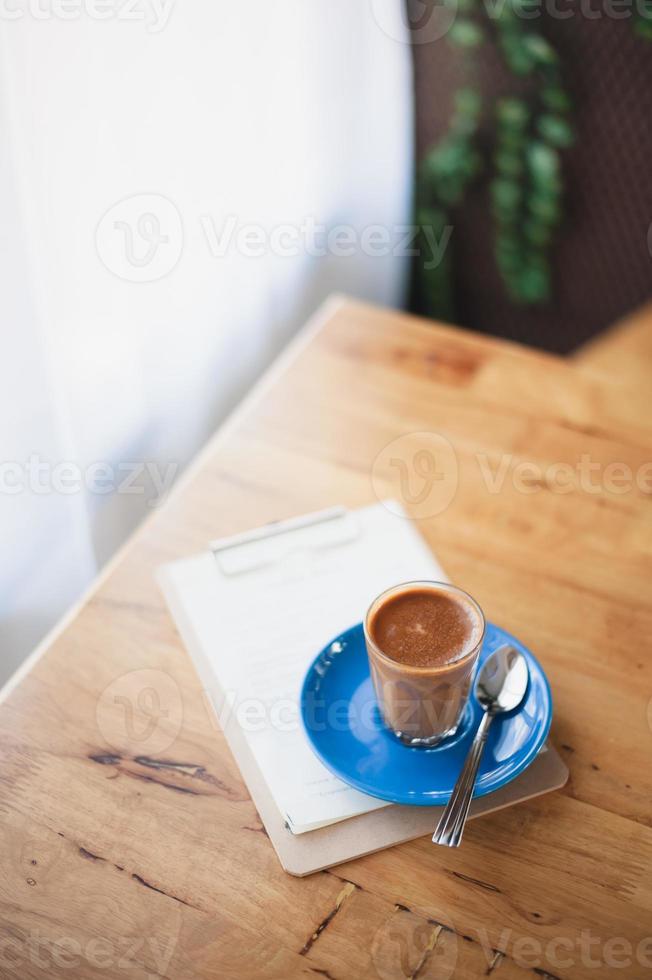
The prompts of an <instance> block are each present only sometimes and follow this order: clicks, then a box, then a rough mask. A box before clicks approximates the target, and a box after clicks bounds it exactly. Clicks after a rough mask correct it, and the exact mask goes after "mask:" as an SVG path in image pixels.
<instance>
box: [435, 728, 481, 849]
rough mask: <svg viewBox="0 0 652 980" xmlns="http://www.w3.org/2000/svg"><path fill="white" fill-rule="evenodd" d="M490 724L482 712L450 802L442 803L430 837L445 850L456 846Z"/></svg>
mask: <svg viewBox="0 0 652 980" xmlns="http://www.w3.org/2000/svg"><path fill="white" fill-rule="evenodd" d="M492 721H493V715H492V714H490V713H489V712H488V711H485V713H484V715H483V717H482V721H481V722H480V724H479V726H478V730H477V732H476V733H475V738H474V739H473V742H472V743H471V747H470V749H469V751H468V754H467V757H466V760H465V762H464V766H463V768H462V771H461V773H460V774H459V776H458V778H457V782H456V783H455V788H454V789H453V792H452V793H451V796H450V799H449V801H448V803H447V804H446V809H445V810H444V812H443V813H442V815H441V817H440V819H439V823H438V824H437V829H436V831H435V833H434V834H433V837H432V840H433V843H434V844H443V845H444V846H446V847H459V845H460V842H461V840H462V834H463V833H464V825H465V824H466V818H467V816H468V813H469V807H470V806H471V800H472V798H473V790H474V788H475V780H476V777H477V775H478V768H479V766H480V760H481V759H482V753H483V751H484V746H485V742H486V741H487V735H488V733H489V726H490V725H491V722H492Z"/></svg>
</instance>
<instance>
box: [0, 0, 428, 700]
mask: <svg viewBox="0 0 652 980" xmlns="http://www.w3.org/2000/svg"><path fill="white" fill-rule="evenodd" d="M0 32H1V36H2V47H1V49H0V52H1V64H0V81H1V83H2V91H1V93H0V213H1V216H2V220H1V221H0V228H1V232H0V234H1V236H2V239H1V245H0V250H1V251H0V277H1V280H2V289H1V292H0V312H1V314H2V331H3V356H2V360H1V361H0V364H1V367H0V405H1V409H2V414H1V420H2V421H1V422H0V431H1V432H2V447H1V458H0V467H1V469H0V521H1V528H2V549H1V551H0V631H1V632H0V651H1V652H0V656H1V658H2V660H1V662H0V683H1V682H2V681H3V680H4V679H6V678H7V677H8V676H9V674H10V672H11V670H12V669H13V668H14V667H15V666H16V665H17V664H18V663H19V662H20V660H21V659H22V658H23V657H24V656H25V655H26V654H27V653H28V652H29V650H30V649H31V648H32V647H33V646H34V645H35V643H37V642H38V640H39V639H40V638H41V637H42V636H43V634H44V632H45V631H46V630H47V629H48V628H49V627H50V626H51V625H52V624H53V623H54V621H55V620H56V618H57V617H58V616H59V615H60V614H61V613H62V611H63V610H65V608H66V607H67V606H68V605H69V604H70V603H71V602H72V601H73V600H74V599H75V597H76V596H78V595H79V593H80V591H81V590H82V589H83V587H84V586H85V585H86V584H87V583H88V582H89V581H90V580H91V579H92V577H93V575H94V573H95V572H96V570H97V569H98V567H99V566H100V565H101V564H102V563H103V562H104V561H105V560H106V559H107V557H108V556H109V555H110V554H111V552H112V551H113V550H114V549H115V548H116V547H117V545H118V544H119V543H120V541H121V540H122V539H123V538H124V537H125V535H126V534H127V533H128V531H129V530H130V529H131V528H132V527H133V526H134V525H135V524H136V523H137V522H138V520H140V519H141V517H142V516H143V515H144V514H145V513H146V512H147V510H148V507H149V506H151V505H152V503H153V501H154V498H155V497H156V496H157V494H160V493H161V492H164V490H165V489H166V488H167V486H168V485H169V482H170V480H171V479H172V478H173V476H174V475H176V474H177V473H178V472H179V470H180V469H181V468H182V467H183V465H184V464H185V463H186V462H187V460H188V459H189V458H190V457H191V456H192V455H193V453H194V452H195V451H196V450H197V449H198V447H199V446H200V445H201V444H202V442H203V441H204V440H205V439H206V437H207V436H208V434H209V433H210V432H211V430H213V429H214V427H215V425H216V424H217V423H218V422H219V421H220V419H221V418H223V416H224V414H225V413H226V412H227V411H228V410H229V408H230V407H231V406H232V405H233V404H234V403H235V402H236V401H237V400H238V399H239V398H240V397H241V396H242V394H243V392H244V391H245V390H246V388H247V387H248V385H249V384H250V383H251V382H252V380H253V379H254V378H255V377H256V375H257V374H258V373H259V372H260V370H261V369H262V368H263V367H264V366H265V365H266V364H267V363H268V362H269V360H270V359H271V358H272V357H273V355H274V354H275V353H276V352H277V351H278V350H279V349H280V348H281V347H282V346H283V344H284V343H285V342H286V341H287V339H288V338H289V336H290V335H291V333H292V332H293V331H294V330H295V329H296V328H297V327H298V326H299V325H300V324H301V322H302V321H303V320H304V319H305V317H306V316H307V315H308V314H309V313H310V312H311V311H312V309H313V308H314V307H315V306H316V305H317V304H318V303H319V302H320V301H321V300H322V299H323V298H324V297H325V296H326V295H328V293H329V292H331V291H333V290H339V291H344V292H349V293H352V294H354V295H358V296H361V297H367V298H370V299H374V300H376V301H378V302H380V303H384V304H393V305H396V304H399V303H400V302H401V300H402V298H403V293H404V287H405V280H406V268H407V262H408V258H407V257H406V255H405V251H406V250H405V248H404V245H403V239H404V235H403V234H402V233H401V232H400V226H401V225H402V224H404V223H406V222H408V221H409V210H410V184H411V167H412V135H411V130H412V106H411V68H410V65H411V62H410V49H409V45H408V43H407V36H406V29H405V25H404V23H403V19H402V8H401V6H400V4H399V3H398V2H397V0H356V2H351V0H309V2H307V0H273V2H271V3H270V2H269V0H254V2H251V3H249V4H247V5H245V6H243V5H241V4H238V3H231V2H227V0H211V2H207V0H203V2H202V0H138V2H137V3H130V4H128V5H127V4H126V3H125V0H102V2H101V3H100V2H99V0H65V2H62V0H39V3H36V2H35V0H4V2H3V6H2V10H1V11H0ZM340 226H343V227H340ZM369 226H378V228H375V227H374V228H373V229H371V228H369ZM383 229H384V231H383ZM329 233H330V238H329V237H328V235H329ZM387 235H389V238H388V237H387ZM365 236H368V237H365ZM130 481H134V482H133V483H131V482H130ZM139 490H140V492H138V491H139Z"/></svg>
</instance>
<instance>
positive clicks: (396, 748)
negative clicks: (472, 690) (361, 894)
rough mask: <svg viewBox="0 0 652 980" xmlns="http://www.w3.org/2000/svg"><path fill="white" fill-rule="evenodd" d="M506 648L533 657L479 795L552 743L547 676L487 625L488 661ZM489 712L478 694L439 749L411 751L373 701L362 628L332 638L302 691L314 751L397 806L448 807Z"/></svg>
mask: <svg viewBox="0 0 652 980" xmlns="http://www.w3.org/2000/svg"><path fill="white" fill-rule="evenodd" d="M503 643H511V644H512V645H513V646H515V647H516V648H517V649H518V650H520V651H521V652H522V653H523V654H524V655H525V657H526V658H527V662H528V667H529V670H530V680H529V685H528V691H527V694H526V697H525V700H524V701H523V703H522V704H521V706H520V707H519V708H518V709H517V710H516V711H513V712H511V713H510V714H508V715H503V716H502V717H498V718H496V719H495V721H494V723H493V725H492V726H491V729H490V731H489V738H488V740H487V745H486V747H485V750H484V755H483V758H482V763H481V765H480V772H479V775H478V781H477V783H476V788H475V793H474V796H485V795H486V794H487V793H493V792H494V790H497V789H500V787H501V786H504V785H505V784H506V783H509V782H510V781H511V780H512V779H514V778H515V777H516V776H518V774H519V773H521V772H523V770H524V769H526V768H527V766H529V764H530V763H531V762H532V760H533V759H534V758H535V756H536V754H537V752H538V751H539V750H540V749H541V747H542V745H543V743H544V742H545V740H546V737H547V735H548V731H549V729H550V722H551V719H552V699H551V696H550V687H549V686H548V681H547V679H546V675H545V674H544V672H543V670H542V668H541V666H540V664H539V662H538V661H537V660H536V658H535V657H534V656H533V654H532V653H530V651H529V650H528V649H526V647H524V646H523V644H522V643H519V641H518V640H517V639H515V638H514V637H513V636H511V635H510V634H509V633H506V632H505V630H502V629H499V627H498V626H494V625H493V624H491V623H487V630H486V633H485V639H484V643H483V646H482V651H481V653H480V657H479V663H482V662H483V661H484V660H485V659H486V658H487V657H488V656H489V654H490V653H492V652H493V651H494V650H495V649H496V648H497V647H499V646H501V644H503ZM481 715H482V709H481V708H480V706H479V705H478V703H477V702H476V700H475V698H474V697H473V695H471V697H470V698H469V701H468V703H467V706H466V709H465V712H464V716H463V718H462V721H461V723H460V726H459V728H458V730H457V732H456V734H455V735H453V736H452V737H451V738H449V739H446V740H445V741H444V742H442V743H441V744H440V745H437V746H434V747H433V748H429V749H425V748H409V747H407V746H405V745H403V744H402V743H401V742H399V741H398V739H397V738H396V737H395V736H394V735H393V734H392V733H391V732H390V731H389V730H388V729H387V728H386V727H385V725H384V723H383V721H382V719H381V717H380V712H379V710H378V706H377V704H376V700H375V697H374V691H373V686H372V683H371V677H370V676H369V663H368V660H367V651H366V648H365V642H364V633H363V629H362V623H358V625H357V626H353V627H352V628H351V629H349V630H347V631H346V632H345V633H342V634H341V635H340V636H338V637H336V639H334V640H332V641H331V642H330V643H329V644H328V646H327V647H325V648H324V649H323V650H322V652H321V653H320V654H319V656H318V657H317V658H316V659H315V660H314V661H313V663H312V665H311V667H310V668H309V670H308V673H307V674H306V678H305V680H304V682H303V688H302V691H301V717H302V720H303V725H304V728H305V731H306V734H307V736H308V740H309V741H310V744H311V745H312V748H313V749H314V751H315V752H316V754H317V755H318V756H319V758H320V759H321V761H322V762H323V763H324V765H325V766H326V767H327V768H328V769H330V771H331V772H333V773H335V775H336V776H339V778H340V779H343V780H344V782H346V783H349V784H350V785H351V786H354V787H355V788H356V789H359V790H361V791H362V792H363V793H368V794H369V795H370V796H377V797H379V798H380V799H381V800H389V801H390V802H392V803H410V804H418V805H419V806H441V805H442V804H444V803H446V802H447V801H448V798H449V796H450V794H451V791H452V789H453V786H454V785H455V782H456V780H457V777H458V775H459V772H460V769H461V768H462V764H463V762H464V758H465V756H466V753H467V750H468V748H469V745H470V743H471V740H472V738H473V735H474V733H475V730H476V728H477V726H478V725H479V724H480V718H481Z"/></svg>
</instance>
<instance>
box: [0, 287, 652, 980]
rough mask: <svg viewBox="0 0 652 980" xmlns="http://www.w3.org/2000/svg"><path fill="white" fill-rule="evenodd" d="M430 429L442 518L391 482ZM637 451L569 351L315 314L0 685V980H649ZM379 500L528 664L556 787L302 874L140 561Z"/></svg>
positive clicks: (645, 582) (639, 426) (650, 773)
mask: <svg viewBox="0 0 652 980" xmlns="http://www.w3.org/2000/svg"><path fill="white" fill-rule="evenodd" d="M414 433H417V434H419V435H410V434H414ZM433 433H435V434H437V435H436V438H439V437H443V438H444V439H445V440H447V441H448V443H450V444H451V446H452V447H453V449H454V460H455V467H456V473H453V474H452V475H451V472H449V471H448V470H446V472H445V473H444V474H443V476H444V479H443V480H442V481H440V483H439V484H438V485H437V486H434V485H433V487H434V489H433V493H434V497H433V500H434V504H433V503H432V501H429V498H428V495H426V498H425V503H424V500H423V499H421V495H420V492H419V491H420V487H419V485H418V479H420V478H419V474H418V470H417V471H415V472H410V465H411V464H412V463H413V462H414V454H415V452H416V451H419V450H420V449H422V450H423V449H425V450H427V451H430V449H431V448H432V445H433V443H432V434H433ZM394 440H399V441H398V442H396V443H394V445H393V448H392V449H391V451H390V452H389V453H388V452H387V449H386V447H387V446H388V444H390V443H393V441H394ZM435 455H436V454H435ZM386 457H390V463H389V465H387V459H386ZM585 457H588V463H589V464H591V465H592V466H594V468H593V469H589V470H588V471H586V472H584V471H582V469H581V466H582V462H581V461H582V458H585ZM391 458H394V459H402V460H403V462H404V463H405V466H406V467H407V475H408V478H409V482H408V484H405V482H404V483H403V484H401V482H400V471H401V467H400V466H394V465H393V464H391ZM651 459H652V427H650V426H649V421H648V420H647V419H642V418H639V417H636V418H633V417H632V418H628V417H627V415H626V414H625V413H623V412H622V411H621V410H619V405H618V399H617V397H616V396H614V394H613V390H612V389H611V388H610V387H609V385H608V384H605V383H603V382H602V381H601V379H600V378H599V377H597V376H594V375H587V374H585V373H583V372H581V371H579V370H578V369H577V368H576V367H575V366H574V365H573V364H572V363H568V362H564V361H561V360H558V359H556V358H554V357H550V356H548V355H543V354H540V353H537V352H533V351H526V350H522V349H520V348H518V347H515V346H512V345H508V344H504V343H502V342H499V341H496V340H492V339H488V338H486V337H477V336H474V335H472V334H464V333H461V332H458V331H456V330H453V329H450V328H446V327H440V326H437V325H432V324H429V323H428V324H426V323H423V322H420V321H418V320H416V319H413V318H410V317H408V316H404V315H400V314H397V313H393V312H388V311H381V310H376V309H373V308H371V307H368V306H364V305H361V304H356V303H351V302H346V301H334V302H332V303H331V304H330V305H329V306H328V308H327V309H326V310H324V311H322V312H321V314H320V315H319V317H318V318H317V320H316V321H315V323H314V324H313V325H312V326H311V327H310V328H309V331H308V334H307V335H306V336H305V337H304V338H303V339H302V340H300V341H299V342H298V343H297V344H295V345H294V347H293V349H292V350H291V351H290V352H289V353H288V354H287V355H286V356H285V357H284V358H283V360H282V362H281V364H280V366H277V367H276V368H275V369H274V370H273V371H272V373H271V374H270V376H269V377H268V378H267V379H266V380H264V381H263V382H262V383H261V385H259V386H258V388H257V390H256V391H255V392H254V394H253V395H252V396H251V397H250V398H249V399H247V401H246V402H245V403H244V405H243V407H242V408H241V409H240V410H239V411H238V412H237V413H236V415H235V417H234V418H233V419H232V420H231V421H230V422H228V423H227V425H226V426H225V427H224V428H223V429H222V430H221V431H220V432H218V433H217V435H216V436H215V438H214V440H213V441H212V443H211V444H210V445H209V446H208V447H207V448H206V450H205V451H204V452H203V453H202V454H201V456H200V458H199V460H198V461H197V464H196V465H195V466H194V467H193V468H192V470H191V471H190V472H189V473H188V474H187V475H186V476H185V477H184V478H183V479H182V481H181V483H180V485H179V486H178V488H177V489H176V490H175V492H174V493H173V495H172V496H171V498H170V499H169V500H168V501H167V503H166V504H165V505H164V506H163V507H161V508H160V509H158V510H157V511H156V512H155V513H154V514H153V515H152V517H151V518H150V519H149V520H148V521H147V522H146V524H145V525H144V526H143V527H142V528H141V529H140V530H139V532H138V533H137V534H136V536H135V537H134V539H133V540H132V541H131V542H130V543H129V545H128V546H127V547H126V548H125V549H123V551H122V552H121V553H120V555H119V556H118V558H117V559H116V560H115V561H114V562H113V563H112V565H111V566H110V568H109V569H108V571H107V573H106V574H105V575H104V576H103V577H102V579H101V580H100V582H99V583H98V584H97V586H96V587H95V588H94V589H93V590H92V592H91V593H90V595H89V596H87V597H86V599H85V601H84V602H83V603H82V604H81V605H80V608H79V609H78V610H77V612H76V614H75V615H74V616H73V617H72V618H71V619H70V621H69V622H68V623H67V625H65V626H64V628H63V629H61V630H59V631H58V633H57V634H56V635H55V636H54V637H52V638H51V639H50V640H49V641H48V643H47V644H46V645H45V649H44V651H43V652H42V655H40V656H39V657H38V658H35V659H34V660H33V661H32V663H31V664H30V666H29V669H28V670H26V671H25V672H24V673H23V676H22V678H21V679H20V682H19V683H17V684H15V685H13V686H12V688H11V689H10V690H9V691H7V692H5V696H4V700H3V703H2V704H1V705H0V848H1V854H2V866H3V875H2V877H1V878H0V976H2V978H3V980H5V978H7V980H10V978H11V980H13V978H16V980H32V978H39V980H40V978H43V977H47V978H55V980H57V978H59V977H69V976H75V977H76V978H77V977H81V978H92V980H94V978H96V977H98V978H99V977H103V978H111V980H114V978H115V980H118V978H123V977H130V978H131V977H135V978H138V980H140V978H145V977H166V978H169V980H193V978H202V980H203V978H213V977H214V978H218V977H219V978H224V977H234V978H235V977H245V978H250V977H251V978H257V977H260V978H287V977H291V978H293V977H312V978H313V980H314V978H319V977H326V978H329V977H331V978H333V980H343V978H348V977H351V978H358V977H379V978H381V980H384V978H394V977H410V976H412V977H419V978H422V977H433V978H434V977H436V978H439V980H441V978H448V977H455V978H461V980H464V978H466V977H478V976H484V975H491V976H492V977H495V978H497V980H512V978H513V980H536V978H538V977H539V978H540V977H542V976H543V977H546V976H553V977H559V978H561V980H566V978H575V977H578V978H583V977H596V976H612V975H613V976H618V977H627V978H628V980H630V978H638V977H649V976H651V975H652V939H648V937H650V936H652V874H651V869H652V812H651V811H652V808H651V801H652V766H651V765H650V763H651V761H652V728H651V727H650V726H651V725H652V708H651V707H650V698H651V696H652V669H651V663H650V652H649V643H650V637H651V636H652V611H651V609H650V601H649V600H650V581H651V578H652V575H651V573H652V527H651V524H650V503H651V498H652V472H651V470H652V467H650V465H649V464H650V460H651ZM520 464H528V465H527V466H525V467H523V466H521V467H520V468H519V465H520ZM612 464H618V465H619V467H620V469H617V470H614V469H613V466H612V470H610V471H608V467H609V466H610V465H612ZM564 467H565V468H564ZM595 467H597V469H596V468H595ZM646 467H647V469H646ZM627 468H628V470H627ZM585 469H586V467H585ZM627 471H629V472H630V473H631V475H632V479H631V480H630V483H629V485H628V487H627V488H626V489H625V490H624V491H623V489H622V474H623V472H625V473H626V472H627ZM501 473H502V474H503V478H502V482H501V480H500V479H499V477H500V475H501ZM618 473H619V474H620V476H621V480H620V485H618V479H617V478H616V476H617V474H618ZM564 474H565V476H564ZM615 474H616V475H615ZM646 474H647V476H646ZM403 475H404V476H405V473H404V474H403ZM635 476H638V485H637V483H636V481H635V479H634V477H635ZM562 477H564V478H563V479H562ZM450 479H453V480H454V483H455V484H456V488H455V487H454V489H455V492H454V493H453V495H452V499H451V500H450V502H449V503H448V506H447V507H446V508H445V509H443V510H442V511H441V512H440V513H430V514H429V516H423V515H424V512H426V511H428V510H429V509H430V510H431V511H432V509H433V507H435V504H436V503H437V501H439V500H440V498H439V497H438V496H437V494H439V493H441V492H442V491H445V490H446V487H447V486H449V484H448V483H447V481H450ZM378 493H380V494H381V495H382V494H384V493H386V494H387V495H390V494H392V495H397V494H399V495H400V494H401V493H403V496H404V501H403V502H404V503H405V505H406V506H407V507H408V509H409V510H410V511H411V513H413V514H414V515H415V519H416V518H417V517H419V518H420V519H419V527H420V530H421V531H422V533H423V534H424V535H425V537H426V539H427V540H428V542H429V543H430V544H431V545H432V547H433V548H434V549H435V551H436V552H437V555H438V557H439V558H440V559H441V561H442V563H443V565H444V567H445V568H446V569H447V571H448V573H449V574H450V576H451V577H452V579H453V580H454V581H455V582H457V583H459V584H460V585H461V586H463V587H465V588H467V589H469V591H471V592H472V593H473V594H474V595H476V596H477V598H478V600H479V601H480V603H481V604H482V606H483V607H484V609H485V611H486V613H487V614H488V616H489V617H490V618H492V619H493V620H495V621H497V622H499V623H501V624H503V625H504V626H505V627H506V628H507V629H509V630H511V631H513V632H514V633H516V634H517V635H519V636H520V637H522V639H523V640H524V642H525V643H527V644H528V645H530V646H531V647H532V648H533V649H534V650H535V652H536V653H537V655H538V656H539V658H540V659H541V661H542V663H543V664H544V666H545V668H546V670H547V672H548V675H549V677H550V681H551V684H552V690H553V696H554V701H555V719H554V723H553V732H552V735H553V740H554V741H555V743H556V744H557V746H558V747H559V748H560V750H561V751H562V753H563V754H564V757H565V759H566V761H567V762H568V764H569V766H570V770H571V780H570V783H569V785H568V786H567V788H566V789H565V790H564V791H563V792H562V793H559V794H554V795H552V796H550V797H546V798H542V799H539V800H533V801H531V802H529V803H526V804H523V805H521V806H519V807H516V808H514V809H512V810H509V811H504V812H501V813H497V814H495V815H493V816H490V817H486V818H483V819H481V820H479V821H476V822H475V823H474V824H471V825H470V826H469V828H468V834H467V837H466V839H465V842H464V846H463V847H462V848H461V849H460V850H459V851H457V852H452V853H451V852H448V851H447V850H444V849H441V848H436V847H433V846H432V845H431V844H430V842H429V840H428V839H426V838H423V839H420V840H417V841H413V842H411V843H408V844H405V845H401V846H400V847H395V848H392V849H391V850H388V851H386V852H382V853H379V854H375V855H370V856H369V857H367V858H363V859H361V860H358V861H355V862H352V863H350V864H348V865H345V866H341V867H339V868H337V869H334V871H331V872H325V873H320V874H317V875H314V876H312V877H310V878H306V879H295V878H292V877H291V876H289V875H286V874H285V873H284V872H283V871H282V870H281V868H280V867H279V865H278V863H277V861H276V858H275V856H274V854H273V851H272V848H271V846H270V843H269V841H268V840H267V837H266V835H265V833H264V830H263V828H262V826H261V823H260V820H259V818H258V815H257V813H256V811H255V809H254V807H253V805H252V804H251V801H250V799H249V797H248V795H247V791H246V788H245V787H244V785H243V784H242V781H241V778H240V775H239V773H238V771H237V768H236V767H235V765H234V763H233V760H232V758H231V756H230V754H229V752H228V750H227V748H226V746H225V743H224V740H223V737H222V735H221V733H220V731H219V727H218V726H217V725H216V723H215V721H214V719H213V716H212V713H211V711H210V709H209V706H208V705H207V704H206V702H205V700H204V698H203V696H202V691H201V689H200V686H199V684H198V681H197V679H196V676H195V674H194V672H193V670H192V667H191V665H190V663H189V660H188V657H187V655H186V654H185V651H184V650H183V648H182V645H181V643H180V641H179V638H178V636H177V634H176V632H175V630H174V628H173V625H172V623H171V620H170V618H169V616H168V614H167V612H166V609H165V607H164V604H163V601H162V598H161V596H160V594H159V592H158V590H157V588H156V585H155V583H154V579H153V571H154V569H155V568H156V566H157V565H158V564H160V563H161V562H163V561H169V560H172V559H174V558H177V557H181V556H183V555H188V554H191V553H193V552H195V551H197V550H199V549H201V548H203V547H205V544H206V542H207V541H208V540H209V539H210V538H213V537H216V536H218V535H222V534H228V533H232V532H236V531H239V530H244V529H246V528H248V527H251V526H254V525H257V524H261V523H263V522H265V521H268V520H272V519H277V518H285V517H289V516H291V515H293V514H297V513H301V512H305V511H308V510H313V509H317V508H320V507H325V506H328V505H331V504H333V503H336V502H341V503H343V504H346V505H350V506H358V505H362V504H365V503H370V502H372V501H373V500H375V499H376V494H378ZM418 500H420V502H418ZM435 509H436V508H435ZM625 961H627V964H626V965H624V964H625Z"/></svg>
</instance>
